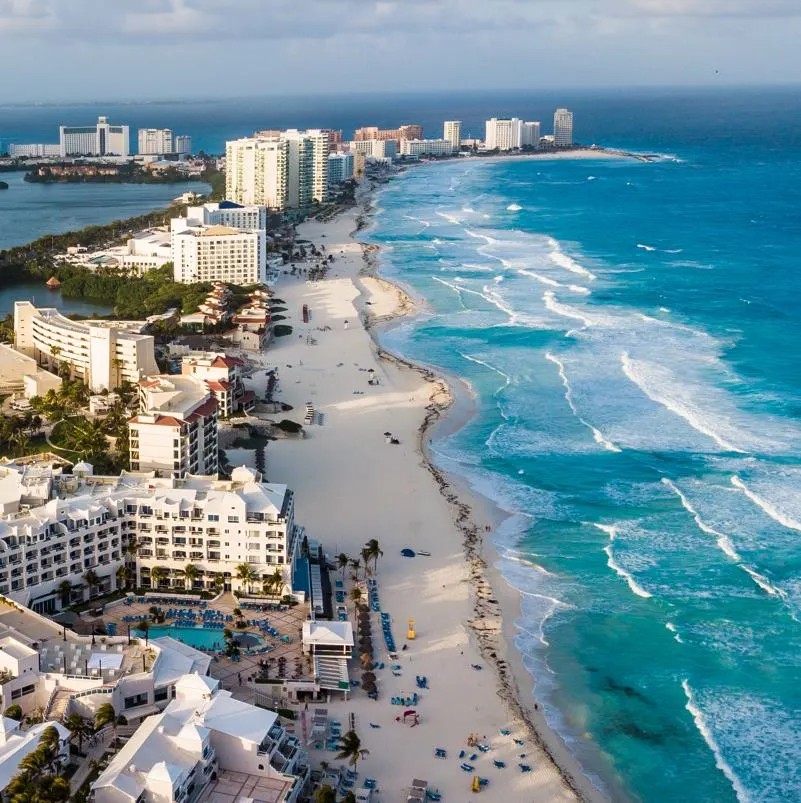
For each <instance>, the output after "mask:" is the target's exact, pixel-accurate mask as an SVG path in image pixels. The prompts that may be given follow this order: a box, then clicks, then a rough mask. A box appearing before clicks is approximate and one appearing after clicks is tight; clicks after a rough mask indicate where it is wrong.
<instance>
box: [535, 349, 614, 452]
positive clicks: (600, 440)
mask: <svg viewBox="0 0 801 803" xmlns="http://www.w3.org/2000/svg"><path fill="white" fill-rule="evenodd" d="M545 359H546V360H548V361H549V362H552V363H553V364H554V365H555V366H556V367H557V368H558V369H559V377H560V378H561V380H562V384H563V385H564V387H565V401H566V402H567V404H568V406H569V407H570V409H571V410H572V411H573V415H574V416H576V418H577V419H578V420H579V421H580V422H581V423H582V424H583V425H584V426H585V427H587V429H589V430H590V431H591V432H592V437H593V438H594V439H595V442H596V443H597V444H599V445H600V446H603V447H604V449H606V450H608V451H610V452H619V451H620V449H618V447H617V446H615V444H614V443H612V441H610V440H609V439H608V438H605V437H604V434H603V433H602V432H601V431H600V430H599V429H597V428H596V427H594V426H593V425H592V424H590V422H589V421H587V420H585V419H584V418H582V417H581V415H580V414H579V411H578V410H577V409H576V405H575V403H574V401H573V389H572V388H571V387H570V382H569V381H568V379H567V374H566V373H565V366H564V363H562V361H561V360H560V359H559V358H558V357H554V355H553V354H551V353H550V352H548V353H547V354H546V355H545Z"/></svg>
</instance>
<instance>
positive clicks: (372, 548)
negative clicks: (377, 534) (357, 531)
mask: <svg viewBox="0 0 801 803" xmlns="http://www.w3.org/2000/svg"><path fill="white" fill-rule="evenodd" d="M364 546H365V549H366V550H367V555H368V557H369V559H370V560H372V561H373V571H375V570H377V569H378V559H379V558H381V557H383V556H384V553H383V552H382V551H381V547H380V546H379V545H378V541H377V540H376V539H375V538H371V539H370V540H369V541H368V542H367V543H366V544H365V545H364Z"/></svg>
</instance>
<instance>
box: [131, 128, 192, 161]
mask: <svg viewBox="0 0 801 803" xmlns="http://www.w3.org/2000/svg"><path fill="white" fill-rule="evenodd" d="M138 137H139V155H140V156H165V155H173V154H175V155H177V156H186V155H188V154H190V153H192V137H187V136H176V135H174V134H173V132H172V129H171V128H140V129H139V135H138Z"/></svg>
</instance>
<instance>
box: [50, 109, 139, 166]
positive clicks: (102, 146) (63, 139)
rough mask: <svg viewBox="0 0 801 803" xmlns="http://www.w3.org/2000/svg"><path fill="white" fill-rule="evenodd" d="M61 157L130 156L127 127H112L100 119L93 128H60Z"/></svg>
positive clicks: (103, 118) (106, 119) (65, 126)
mask: <svg viewBox="0 0 801 803" xmlns="http://www.w3.org/2000/svg"><path fill="white" fill-rule="evenodd" d="M59 143H60V146H61V156H62V157H66V156H130V153H131V149H130V144H129V129H128V126H127V125H111V123H109V121H108V118H107V117H98V118H97V123H96V124H95V125H92V126H67V125H62V126H60V127H59Z"/></svg>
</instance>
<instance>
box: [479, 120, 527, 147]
mask: <svg viewBox="0 0 801 803" xmlns="http://www.w3.org/2000/svg"><path fill="white" fill-rule="evenodd" d="M522 137H523V121H522V120H520V119H519V118H517V117H512V118H510V119H508V120H499V119H498V118H497V117H493V118H492V119H490V120H487V122H486V126H485V135H484V147H485V148H486V149H487V150H488V151H494V150H499V151H513V150H516V149H517V148H519V147H520V146H521V144H522Z"/></svg>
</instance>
